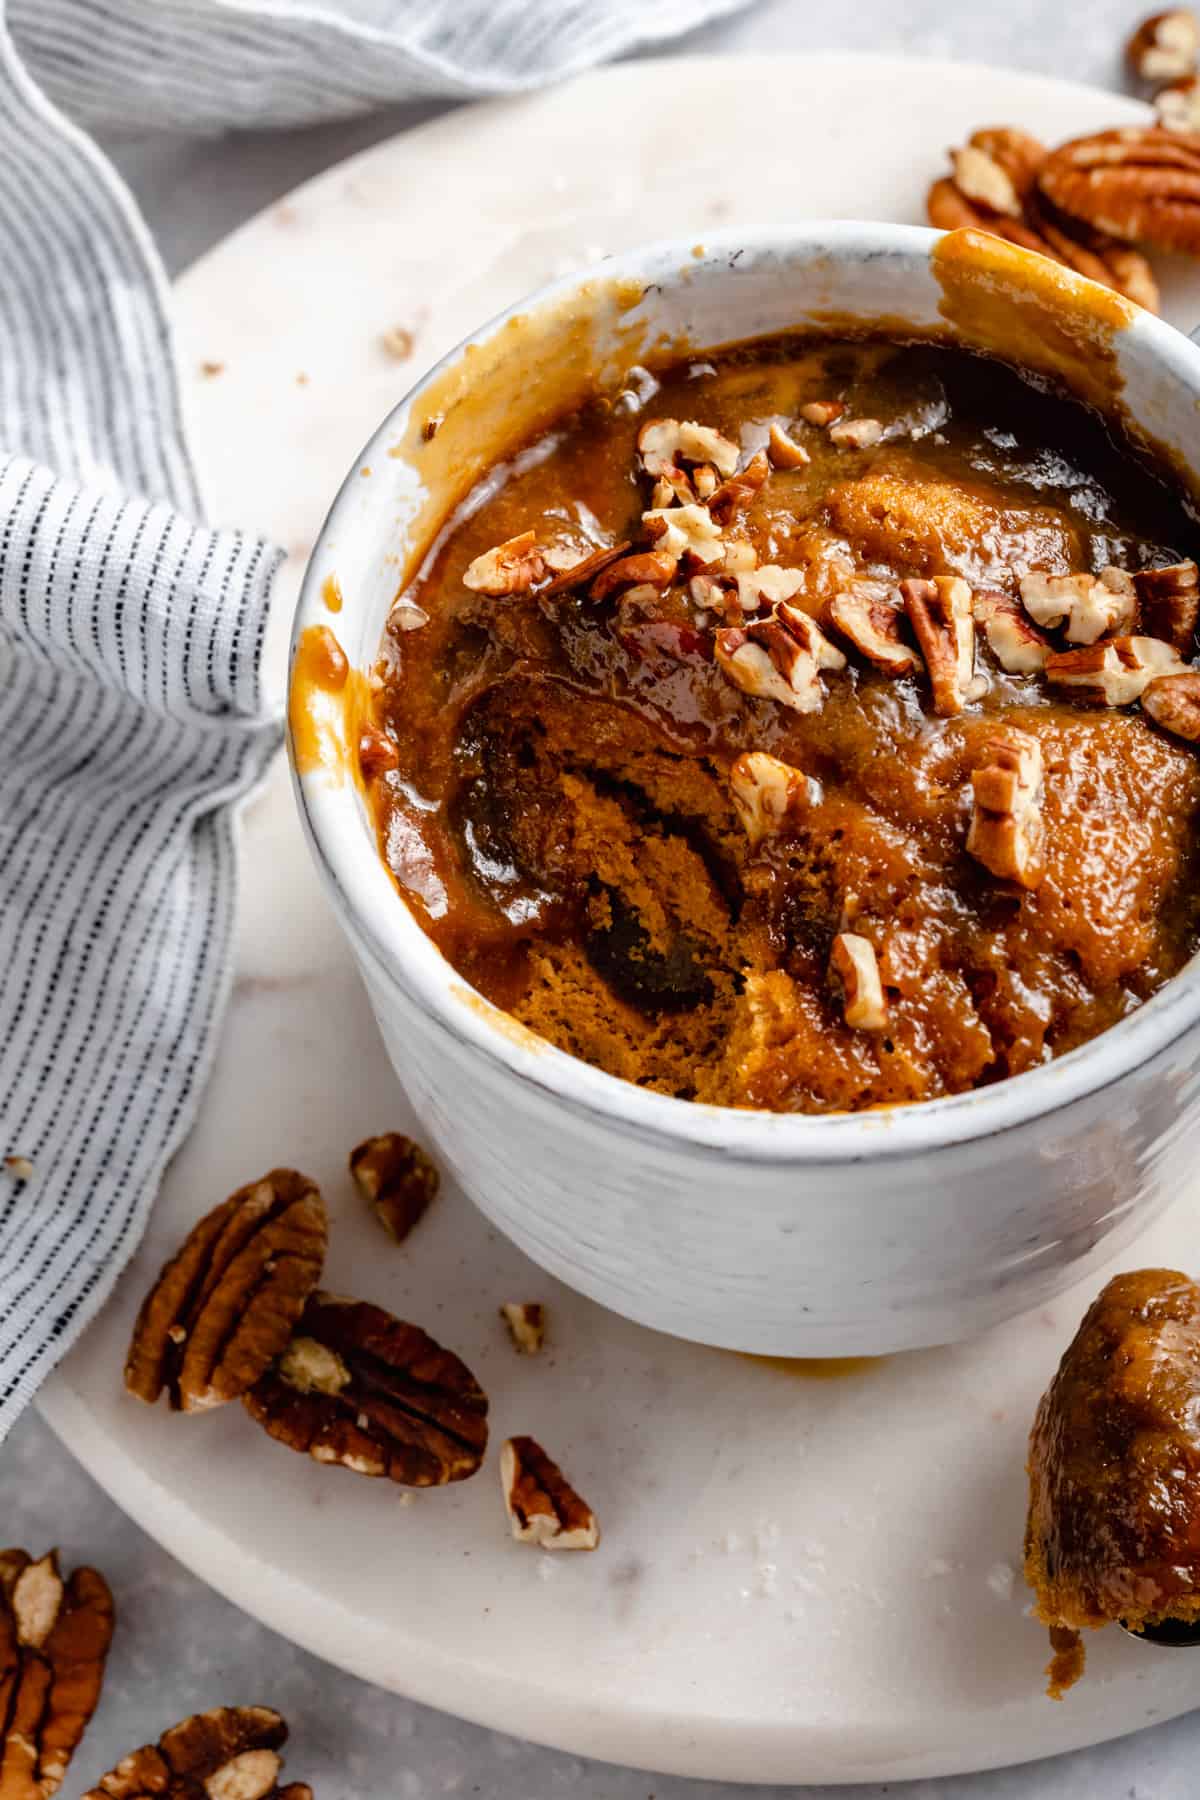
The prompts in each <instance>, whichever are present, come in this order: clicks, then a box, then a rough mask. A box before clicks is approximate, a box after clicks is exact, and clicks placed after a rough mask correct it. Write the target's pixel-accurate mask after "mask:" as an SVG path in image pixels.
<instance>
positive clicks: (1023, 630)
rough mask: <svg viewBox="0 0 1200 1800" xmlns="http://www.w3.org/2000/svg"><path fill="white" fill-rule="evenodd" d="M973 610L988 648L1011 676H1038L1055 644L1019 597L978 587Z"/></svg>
mask: <svg viewBox="0 0 1200 1800" xmlns="http://www.w3.org/2000/svg"><path fill="white" fill-rule="evenodd" d="M971 610H972V612H973V613H974V615H975V623H976V624H977V625H979V626H980V627H981V628H982V630H983V635H984V637H985V638H986V640H987V646H988V649H989V650H990V651H991V653H992V655H993V656H994V657H995V659H996V661H997V662H998V663H999V664H1000V667H1001V668H1002V669H1004V670H1005V671H1006V673H1007V674H1009V675H1036V674H1037V673H1039V671H1040V670H1042V669H1044V668H1045V666H1046V658H1047V657H1048V656H1049V654H1050V652H1051V650H1052V649H1053V647H1054V646H1053V645H1052V644H1051V642H1050V639H1049V638H1048V637H1047V636H1046V634H1045V633H1044V632H1042V631H1039V630H1038V628H1037V626H1036V625H1035V624H1034V623H1033V621H1032V619H1030V617H1029V615H1028V613H1027V612H1026V611H1025V608H1024V607H1023V606H1022V605H1021V602H1020V601H1019V600H1014V599H1013V597H1012V595H1011V594H1001V593H999V592H998V591H997V590H996V589H995V588H977V589H976V591H975V593H974V595H973V597H972V600H971Z"/></svg>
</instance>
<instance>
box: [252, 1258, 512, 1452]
mask: <svg viewBox="0 0 1200 1800" xmlns="http://www.w3.org/2000/svg"><path fill="white" fill-rule="evenodd" d="M243 1400H244V1404H245V1407H246V1410H247V1412H248V1413H249V1414H250V1416H251V1418H252V1419H256V1420H257V1421H258V1423H259V1424H260V1425H261V1426H262V1427H263V1429H264V1430H265V1431H268V1432H269V1433H270V1434H271V1436H272V1437H274V1438H278V1439H279V1441H280V1442H281V1443H284V1444H286V1445H287V1446H288V1448H289V1449H291V1450H298V1451H302V1452H307V1454H308V1455H309V1456H312V1457H314V1458H315V1459H316V1461H317V1462H327V1463H340V1464H341V1466H342V1467H343V1468H345V1469H353V1470H354V1471H355V1473H356V1474H359V1475H386V1476H387V1477H389V1479H390V1480H392V1481H395V1482H399V1483H400V1484H401V1486H404V1487H437V1486H440V1485H441V1484H442V1483H443V1482H447V1481H465V1480H466V1479H467V1477H468V1476H470V1475H474V1473H475V1471H476V1470H477V1469H478V1467H479V1465H480V1463H481V1462H482V1461H483V1453H484V1451H485V1450H486V1448H487V1411H488V1403H487V1396H486V1394H484V1392H483V1390H482V1388H481V1387H480V1386H479V1383H478V1382H477V1381H476V1380H475V1377H474V1376H473V1375H472V1373H471V1371H470V1370H469V1369H468V1368H467V1366H466V1364H465V1363H463V1362H461V1361H460V1360H459V1358H458V1357H457V1356H454V1355H452V1354H451V1352H450V1351H449V1350H443V1349H442V1348H441V1346H440V1344H435V1343H434V1341H433V1339H432V1338H431V1337H429V1336H428V1335H427V1334H426V1333H425V1332H424V1331H422V1330H421V1329H420V1328H419V1327H418V1326H416V1325H407V1324H405V1323H404V1322H403V1321H402V1320H400V1319H396V1318H393V1316H392V1314H391V1313H388V1312H385V1311H384V1310H383V1308H382V1307H380V1306H371V1305H369V1304H368V1302H367V1301H365V1300H342V1299H339V1298H338V1297H337V1296H336V1295H334V1294H325V1293H316V1294H314V1295H313V1296H312V1297H311V1299H310V1300H309V1302H308V1305H307V1306H306V1307H305V1309H304V1313H303V1315H302V1317H301V1319H300V1323H299V1326H298V1328H297V1331H296V1336H295V1339H294V1340H293V1343H292V1345H291V1346H290V1347H289V1349H288V1350H287V1351H285V1352H284V1354H283V1355H282V1356H281V1357H280V1359H279V1361H278V1362H276V1363H275V1364H274V1365H273V1366H272V1367H271V1368H270V1369H268V1370H267V1372H266V1374H265V1375H264V1376H263V1377H262V1378H261V1380H260V1381H259V1382H258V1383H257V1384H256V1385H255V1386H254V1387H253V1388H252V1389H251V1391H250V1392H249V1393H248V1394H246V1395H244V1396H243Z"/></svg>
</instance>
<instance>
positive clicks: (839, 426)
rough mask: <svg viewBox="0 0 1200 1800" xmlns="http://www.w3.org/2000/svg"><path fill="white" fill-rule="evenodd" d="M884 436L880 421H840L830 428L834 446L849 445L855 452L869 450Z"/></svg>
mask: <svg viewBox="0 0 1200 1800" xmlns="http://www.w3.org/2000/svg"><path fill="white" fill-rule="evenodd" d="M882 436H883V426H882V425H881V424H880V422H879V420H878V419H838V420H836V421H835V423H834V424H832V425H831V426H830V427H829V441H830V443H832V444H849V445H850V447H851V448H852V449H854V450H869V449H870V448H871V446H872V445H873V444H877V443H878V442H879V440H880V439H881V438H882Z"/></svg>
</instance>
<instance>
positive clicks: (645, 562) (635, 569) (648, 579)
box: [591, 550, 679, 600]
mask: <svg viewBox="0 0 1200 1800" xmlns="http://www.w3.org/2000/svg"><path fill="white" fill-rule="evenodd" d="M678 568H679V558H678V556H672V555H671V554H670V552H669V551H667V550H640V551H635V552H634V553H633V555H632V556H622V557H621V558H620V560H619V561H618V562H612V563H609V565H608V567H607V568H606V569H602V570H601V571H600V573H599V575H597V577H596V579H595V581H593V583H592V586H591V598H592V599H593V600H607V598H608V596H609V595H610V594H615V593H617V591H618V590H619V589H621V588H630V587H641V586H642V584H643V583H645V585H647V586H648V587H653V588H664V587H669V586H670V584H671V582H672V581H674V579H675V573H676V570H677V569H678Z"/></svg>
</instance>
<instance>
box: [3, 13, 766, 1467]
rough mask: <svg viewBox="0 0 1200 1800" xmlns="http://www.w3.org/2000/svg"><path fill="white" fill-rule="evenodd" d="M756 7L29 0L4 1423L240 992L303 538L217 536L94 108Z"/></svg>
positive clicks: (399, 85) (10, 302)
mask: <svg viewBox="0 0 1200 1800" xmlns="http://www.w3.org/2000/svg"><path fill="white" fill-rule="evenodd" d="M741 3H742V0H656V4H655V5H654V6H652V7H647V6H645V4H644V0H347V4H346V6H345V7H344V9H340V10H339V9H338V8H337V7H336V6H334V5H333V4H329V3H327V4H326V5H325V6H324V7H317V6H313V5H302V4H297V3H293V0H274V4H270V3H269V0H263V3H262V4H252V3H250V0H241V3H234V0H7V6H6V0H0V270H2V271H3V274H2V276H0V1046H2V1053H0V1157H3V1159H4V1164H3V1167H0V1438H2V1437H3V1436H4V1434H5V1432H6V1431H7V1429H8V1428H9V1426H10V1425H11V1424H12V1421H13V1420H14V1418H15V1417H16V1416H17V1414H18V1412H19V1411H20V1409H21V1407H22V1406H23V1405H24V1403H25V1402H26V1401H27V1400H28V1399H29V1398H30V1396H31V1395H32V1394H33V1392H34V1390H35V1389H36V1387H37V1385H38V1383H39V1381H40V1380H41V1379H42V1378H43V1377H44V1376H45V1375H46V1373H47V1372H48V1371H49V1369H50V1368H52V1367H53V1365H54V1363H55V1361H56V1360H57V1359H58V1357H59V1356H61V1355H62V1353H63V1352H64V1351H65V1350H66V1349H67V1347H68V1346H69V1345H70V1343H71V1341H72V1339H73V1338H74V1337H75V1336H76V1335H77V1334H78V1332H79V1331H80V1330H81V1329H82V1328H83V1326H84V1325H85V1324H86V1323H87V1321H88V1319H89V1318H91V1317H92V1315H93V1314H94V1313H95V1312H96V1310H97V1309H98V1308H99V1306H100V1305H101V1304H102V1302H103V1301H104V1299H105V1297H106V1296H107V1294H108V1293H109V1291H110V1290H111V1288H112V1285H113V1282H114V1280H115V1279H116V1276H117V1273H118V1272H119V1270H120V1268H121V1267H122V1265H123V1264H124V1262H125V1261H126V1260H127V1259H128V1257H129V1256H130V1254H131V1253H132V1251H133V1249H134V1247H135V1246H136V1244H137V1241H138V1239H139V1237H140V1235H141V1232H142V1229H143V1227H144V1225H145V1221H146V1216H147V1213H148V1211H149V1208H150V1205H151V1203H152V1201H153V1197H154V1194H155V1191H156V1188H157V1185H158V1182H159V1179H160V1177H161V1175H162V1172H163V1169H164V1167H165V1165H166V1163H167V1160H168V1158H169V1157H170V1156H171V1154H172V1152H173V1151H174V1150H175V1149H176V1148H177V1146H178V1145H179V1143H180V1142H181V1140H182V1138H183V1136H184V1134H185V1133H186V1131H187V1129H188V1126H189V1124H190V1123H191V1120H192V1118H193V1116H194V1113H195V1109H196V1105H197V1102H198V1099H199V1096H200V1093H201V1091H202V1089H203V1085H204V1080H205V1076H206V1073H207V1070H208V1066H209V1062H210V1060H211V1058H212V1054H213V1049H214V1044H215V1035H216V1028H217V1024H218V1022H219V1019H220V1015H221V1010H222V1006H223V1003H224V1000H225V996H226V989H227V984H228V980H229V974H230V941H231V932H232V926H233V918H234V908H235V837H234V819H233V807H234V803H235V802H236V801H237V800H238V799H239V798H241V797H242V796H244V795H245V794H246V793H248V792H249V791H250V790H251V789H252V788H253V787H254V785H255V783H256V782H257V781H258V780H259V779H260V778H261V776H262V775H263V773H264V771H265V769H266V766H267V763H268V761H269V760H270V758H271V756H272V755H273V754H274V752H275V750H276V749H277V747H278V745H279V743H280V726H279V722H278V720H277V719H276V718H274V717H272V716H269V715H268V713H267V712H266V710H265V709H264V702H263V696H262V692H261V688H260V685H259V652H260V647H261V641H262V633H263V626H264V621H265V618H266V611H267V605H268V601H269V595H270V588H271V580H272V575H273V572H274V569H275V567H276V565H277V561H278V556H277V553H276V552H275V551H273V550H271V549H269V548H268V547H267V546H266V545H264V544H262V543H260V542H258V541H257V540H256V539H255V538H254V537H253V536H243V535H242V534H240V533H238V532H217V531H211V530H208V529H207V528H206V527H204V526H203V525H202V524H200V523H198V520H199V517H200V506H199V498H198V493H197V487H196V481H195V476H194V474H193V470H192V467H191V463H190V461H189V458H188V454H187V449H186V445H185V443H184V440H183V432H182V427H181V420H180V410H179V396H178V392H177V388H176V382H175V375H174V368H173V363H172V357H171V344H170V329H169V324H168V312H167V304H166V295H165V288H164V282H163V278H162V273H161V269H160V266H159V264H158V260H157V258H156V256H155V253H154V249H153V246H152V244H151V243H150V242H149V239H148V237H147V235H146V232H145V229H144V227H143V226H142V224H141V221H140V219H139V218H138V215H137V212H136V209H135V207H134V205H133V202H132V200H131V199H130V196H129V195H128V193H127V192H126V191H125V189H124V188H123V187H122V185H121V183H120V182H119V180H118V179H117V177H116V176H115V174H114V172H113V170H112V169H111V167H110V166H109V165H108V164H107V162H106V161H105V159H104V158H103V157H102V156H101V155H100V153H99V152H98V150H97V149H96V147H95V146H94V145H93V144H92V143H91V142H90V140H89V139H88V138H87V137H86V136H84V134H83V132H82V131H81V129H80V128H79V125H78V124H77V123H71V122H68V120H67V119H66V118H65V117H64V116H63V112H62V111H59V110H58V108H60V107H61V108H63V109H66V110H67V111H69V112H70V113H72V114H73V115H74V116H75V118H76V120H82V121H86V122H87V123H90V124H94V123H98V122H112V121H114V120H118V121H119V122H120V123H122V124H123V125H125V126H128V125H129V123H130V121H131V120H133V121H137V122H138V123H141V124H145V125H146V126H148V127H161V128H171V129H176V130H180V129H192V130H214V129H218V128H221V127H224V126H227V125H230V124H236V125H250V124H254V125H262V124H264V123H275V124H282V123H301V122H306V121H309V120H313V119H315V118H318V117H328V116H331V115H334V114H339V113H348V112H352V111H357V110H361V109H363V108H365V107H368V106H371V105H374V104H376V103H378V102H381V101H384V100H389V101H394V100H400V99H404V98H409V97H412V96H414V95H417V94H425V95H429V94H445V95H454V96H462V95H466V94H473V93H485V92H498V91H506V90H511V89H516V88H520V87H524V86H529V85H531V84H533V83H535V82H538V81H544V80H548V79H551V78H556V77H558V76H561V75H565V74H568V73H570V72H571V71H572V70H573V69H576V68H579V67H582V66H583V65H584V64H585V63H588V62H591V61H595V60H596V59H597V58H599V57H602V56H609V55H613V54H615V53H617V52H618V51H620V50H623V49H625V48H628V47H629V46H630V45H631V44H633V43H635V42H646V41H647V40H649V39H657V38H660V37H663V36H665V35H667V34H668V33H670V32H675V31H679V30H682V29H683V28H685V27H687V26H694V25H696V24H699V23H700V22H701V21H702V20H703V19H705V18H708V17H712V16H713V15H714V14H716V13H719V12H727V11H731V10H733V7H734V6H735V5H737V4H741Z"/></svg>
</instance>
